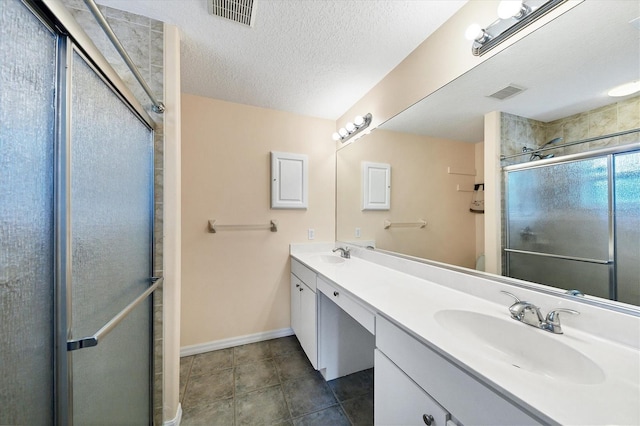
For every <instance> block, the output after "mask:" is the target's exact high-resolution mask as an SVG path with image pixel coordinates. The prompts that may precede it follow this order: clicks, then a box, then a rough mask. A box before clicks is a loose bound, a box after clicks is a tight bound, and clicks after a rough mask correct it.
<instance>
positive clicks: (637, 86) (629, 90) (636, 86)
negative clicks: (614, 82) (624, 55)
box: [607, 80, 640, 98]
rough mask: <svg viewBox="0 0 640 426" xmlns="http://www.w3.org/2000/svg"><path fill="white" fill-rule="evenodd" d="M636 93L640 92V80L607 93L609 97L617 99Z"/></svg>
mask: <svg viewBox="0 0 640 426" xmlns="http://www.w3.org/2000/svg"><path fill="white" fill-rule="evenodd" d="M636 92H640V80H637V81H632V82H631V83H626V84H622V85H620V86H617V87H614V88H613V89H611V90H609V91H608V92H607V95H609V96H611V97H616V98H617V97H620V96H628V95H632V94H634V93H636Z"/></svg>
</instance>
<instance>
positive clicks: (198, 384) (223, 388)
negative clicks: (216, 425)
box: [182, 368, 233, 409]
mask: <svg viewBox="0 0 640 426" xmlns="http://www.w3.org/2000/svg"><path fill="white" fill-rule="evenodd" d="M232 397H233V368H229V369H227V370H220V371H216V372H215V373H213V374H209V375H206V376H196V377H190V378H189V382H188V383H187V389H186V391H185V394H184V398H183V402H182V405H183V407H184V408H186V409H190V408H192V407H196V406H198V405H205V404H208V403H210V402H213V401H217V400H221V399H227V398H232Z"/></svg>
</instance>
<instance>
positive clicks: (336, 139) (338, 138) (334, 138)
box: [331, 132, 340, 141]
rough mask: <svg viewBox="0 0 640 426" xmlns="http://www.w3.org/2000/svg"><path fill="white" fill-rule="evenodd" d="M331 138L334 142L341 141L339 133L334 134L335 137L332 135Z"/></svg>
mask: <svg viewBox="0 0 640 426" xmlns="http://www.w3.org/2000/svg"><path fill="white" fill-rule="evenodd" d="M331 138H332V139H333V140H334V141H339V140H340V135H339V134H338V132H333V135H331Z"/></svg>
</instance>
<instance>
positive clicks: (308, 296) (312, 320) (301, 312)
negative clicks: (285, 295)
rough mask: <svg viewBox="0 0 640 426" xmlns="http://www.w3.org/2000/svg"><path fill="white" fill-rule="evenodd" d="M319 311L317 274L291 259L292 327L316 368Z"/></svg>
mask: <svg viewBox="0 0 640 426" xmlns="http://www.w3.org/2000/svg"><path fill="white" fill-rule="evenodd" d="M296 273H297V274H298V275H300V276H297V275H296ZM303 280H304V281H303ZM317 312H318V310H317V301H316V274H315V272H313V271H311V270H310V269H308V268H307V267H305V266H304V265H302V264H301V263H299V262H297V261H296V260H294V259H291V328H292V329H293V332H294V333H295V335H296V337H297V338H298V340H299V341H300V345H301V346H302V349H304V352H305V354H307V357H308V358H309V361H310V362H311V364H312V365H313V368H315V369H317V368H318V332H317V330H318V329H317V324H318V323H317Z"/></svg>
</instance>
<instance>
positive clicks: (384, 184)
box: [362, 161, 391, 210]
mask: <svg viewBox="0 0 640 426" xmlns="http://www.w3.org/2000/svg"><path fill="white" fill-rule="evenodd" d="M389 209H391V165H390V164H386V163H371V162H368V161H363V162H362V210H389Z"/></svg>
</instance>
